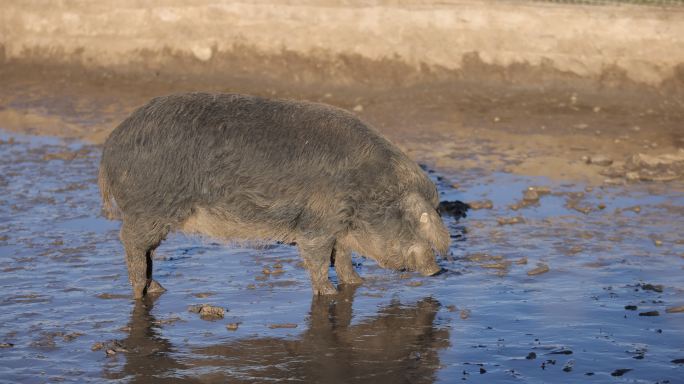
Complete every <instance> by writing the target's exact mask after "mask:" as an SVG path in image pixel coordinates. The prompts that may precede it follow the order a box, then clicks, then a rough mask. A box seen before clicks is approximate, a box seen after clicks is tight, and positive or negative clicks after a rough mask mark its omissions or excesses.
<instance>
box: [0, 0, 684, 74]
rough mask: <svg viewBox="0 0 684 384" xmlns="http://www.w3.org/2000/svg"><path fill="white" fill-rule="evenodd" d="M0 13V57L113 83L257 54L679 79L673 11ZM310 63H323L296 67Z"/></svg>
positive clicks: (371, 6) (329, 67) (401, 8)
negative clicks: (78, 69)
mask: <svg viewBox="0 0 684 384" xmlns="http://www.w3.org/2000/svg"><path fill="white" fill-rule="evenodd" d="M0 4H1V5H2V9H3V12H2V14H1V15H0V46H3V48H2V49H0V51H1V52H2V54H0V59H3V60H10V61H11V60H25V61H33V62H46V61H48V62H52V63H61V64H65V63H68V64H79V65H82V66H84V67H87V68H106V69H110V70H116V71H119V72H122V73H138V74H140V73H145V74H147V73H148V72H150V71H161V72H166V71H171V72H175V73H188V72H189V71H191V72H193V73H195V74H200V73H207V72H209V73H212V74H228V73H232V72H234V71H236V70H237V71H245V70H247V71H249V70H250V67H249V66H244V65H241V64H245V63H244V62H243V60H244V59H249V58H255V57H259V58H261V59H262V60H263V61H272V62H275V63H281V64H285V66H284V67H283V68H281V69H280V70H276V71H275V72H273V73H272V74H275V75H277V76H275V77H283V76H280V75H282V74H286V77H295V78H300V79H301V80H307V79H308V80H312V79H313V80H315V79H318V80H320V78H321V77H326V78H327V80H328V81H334V82H337V83H348V82H363V81H371V82H375V83H377V84H384V83H386V82H387V81H389V82H391V83H398V84H407V83H411V82H412V81H416V80H422V79H423V78H425V77H434V76H438V77H443V76H447V77H448V76H462V77H464V78H465V77H467V78H473V77H478V76H481V75H486V76H481V77H482V78H487V79H488V78H490V77H492V74H494V75H495V77H499V78H500V79H502V80H506V81H518V82H521V83H530V81H529V79H530V78H533V79H534V82H535V83H545V82H555V81H569V82H576V81H579V80H583V81H586V82H589V83H591V84H593V85H596V86H608V87H611V86H615V85H616V84H622V83H625V82H635V83H638V84H645V85H650V86H661V85H663V84H669V83H671V82H672V81H675V82H677V81H679V82H681V79H682V63H684V48H683V45H682V44H681V41H682V40H681V36H684V22H683V21H684V7H682V6H670V7H662V6H661V7H646V6H633V5H632V6H630V5H624V4H623V5H621V6H618V5H615V4H613V5H600V6H597V5H593V6H592V5H582V4H563V3H560V2H556V3H553V2H536V1H515V2H510V1H482V0H448V1H434V0H411V1H402V2H397V1H393V0H380V1H375V0H373V1H371V0H356V1H338V0H323V1H320V0H316V1H313V0H310V1H289V0H288V1H273V0H259V1H251V2H241V1H234V0H223V1H220V0H201V1H194V2H192V4H191V5H189V4H188V3H187V2H182V1H177V0H154V1H148V2H145V3H144V5H143V4H141V3H140V2H138V1H133V0H123V1H116V2H113V1H102V0H101V1H84V0H68V1H61V2H50V3H45V2H43V1H23V2H19V3H18V2H11V1H2V2H0ZM312 61H313V62H315V63H319V64H320V63H324V65H312V66H308V65H307V66H306V67H307V69H310V70H307V71H302V70H301V69H302V66H301V64H303V63H304V64H305V63H310V62H312ZM288 63H296V67H297V68H298V69H299V70H298V71H293V70H292V69H293V68H288V65H287V64H288ZM473 64H475V66H473ZM479 64H483V65H479ZM274 67H275V66H274ZM388 67H389V68H390V69H389V70H388ZM378 69H384V71H382V70H378ZM371 74H372V75H371ZM369 75H370V76H369ZM378 75H380V76H378ZM580 82H582V81H580Z"/></svg>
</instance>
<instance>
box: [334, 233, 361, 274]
mask: <svg viewBox="0 0 684 384" xmlns="http://www.w3.org/2000/svg"><path fill="white" fill-rule="evenodd" d="M351 254H352V253H351V249H349V248H347V247H345V246H343V245H341V244H340V243H339V242H337V243H335V248H333V255H334V256H335V272H337V278H338V279H340V283H342V284H361V283H363V279H362V278H361V276H359V274H358V273H356V271H355V270H354V266H353V265H352V257H351Z"/></svg>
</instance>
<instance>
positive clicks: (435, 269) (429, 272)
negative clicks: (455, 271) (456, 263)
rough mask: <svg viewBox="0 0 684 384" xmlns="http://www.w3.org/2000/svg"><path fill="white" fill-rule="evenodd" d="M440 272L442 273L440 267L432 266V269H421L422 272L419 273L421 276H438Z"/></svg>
mask: <svg viewBox="0 0 684 384" xmlns="http://www.w3.org/2000/svg"><path fill="white" fill-rule="evenodd" d="M441 272H442V268H440V267H438V266H434V267H431V268H427V269H423V270H421V271H420V273H421V274H422V275H423V276H435V275H438V274H440V273H441Z"/></svg>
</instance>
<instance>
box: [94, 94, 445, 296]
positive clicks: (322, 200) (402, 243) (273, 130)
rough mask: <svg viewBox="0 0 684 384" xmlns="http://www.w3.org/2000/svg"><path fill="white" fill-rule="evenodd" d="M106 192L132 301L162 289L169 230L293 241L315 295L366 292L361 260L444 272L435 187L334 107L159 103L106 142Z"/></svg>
mask: <svg viewBox="0 0 684 384" xmlns="http://www.w3.org/2000/svg"><path fill="white" fill-rule="evenodd" d="M99 186H100V191H101V193H102V198H103V203H104V204H103V208H104V210H105V211H106V213H107V214H108V216H109V217H114V216H117V217H120V218H121V219H122V220H123V224H122V228H121V241H122V243H123V245H124V248H125V252H126V262H127V266H128V270H129V278H130V281H131V284H132V285H133V290H134V295H135V297H136V298H140V297H142V296H143V295H145V294H146V293H148V292H153V291H162V290H163V288H162V287H161V285H159V284H158V283H157V282H155V281H154V280H153V279H152V253H153V252H154V249H155V248H156V247H157V246H158V245H159V244H160V243H161V241H162V240H163V239H164V238H165V237H166V235H167V234H168V233H169V232H170V231H174V230H179V231H183V232H187V233H200V234H204V235H208V236H212V237H216V238H220V239H226V240H238V241H239V240H279V241H285V242H296V243H297V246H298V247H299V251H300V254H301V256H302V258H303V259H304V261H305V264H306V266H307V268H308V270H309V272H310V275H311V280H312V286H313V291H314V293H316V294H332V293H335V292H336V290H335V288H334V287H333V285H332V284H331V283H330V281H329V280H328V266H329V260H330V258H331V255H332V254H333V252H334V255H335V260H336V262H335V268H336V272H337V274H338V277H339V280H340V282H341V283H359V282H361V278H360V277H359V276H358V274H357V273H356V272H355V271H354V269H353V267H352V264H351V253H352V252H358V253H360V254H363V255H365V256H368V257H370V258H372V259H374V260H376V261H377V262H378V263H379V264H380V265H381V266H383V267H387V268H394V269H401V268H406V269H409V270H417V271H420V272H421V273H423V274H425V275H431V274H434V273H436V272H438V271H439V267H438V266H437V264H436V262H435V256H434V251H433V250H437V251H438V252H440V253H446V252H447V250H448V247H449V234H448V232H447V230H446V228H445V227H444V224H443V223H442V221H441V218H440V217H439V214H438V212H437V211H436V208H437V205H438V203H439V201H438V195H437V191H436V188H435V185H434V184H433V183H432V181H430V179H429V178H428V177H427V176H426V175H425V174H424V173H423V171H422V170H421V169H420V168H419V167H418V165H417V164H415V163H414V162H413V161H411V160H410V159H409V158H408V157H406V156H405V155H404V154H403V153H402V152H401V151H400V150H399V149H398V148H397V147H395V146H394V145H392V144H391V143H390V142H389V141H387V140H386V139H385V138H383V137H382V136H381V135H380V134H378V133H377V132H376V131H375V130H374V129H372V128H370V127H368V126H367V125H366V124H364V123H363V122H362V121H360V120H359V119H358V118H356V117H355V116H353V115H352V114H351V113H349V112H346V111H344V110H340V109H337V108H334V107H331V106H327V105H323V104H315V103H304V102H294V101H284V100H269V99H263V98H258V97H252V96H244V95H234V94H233V95H231V94H204V93H193V94H180V95H171V96H165V97H159V98H156V99H153V100H152V101H151V102H150V103H148V104H147V105H145V106H143V107H141V108H139V109H138V110H136V111H135V112H134V113H133V114H132V115H131V116H129V117H128V118H127V119H126V120H124V121H123V122H122V123H121V124H120V125H119V126H118V127H117V128H116V129H115V130H114V131H113V132H112V134H111V135H110V137H109V138H108V139H107V141H106V143H105V145H104V150H103V154H102V162H101V164H100V172H99Z"/></svg>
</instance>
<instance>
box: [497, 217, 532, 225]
mask: <svg viewBox="0 0 684 384" xmlns="http://www.w3.org/2000/svg"><path fill="white" fill-rule="evenodd" d="M496 221H497V222H498V223H499V225H513V224H519V223H524V222H525V219H523V218H522V216H515V217H499V218H497V219H496Z"/></svg>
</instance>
